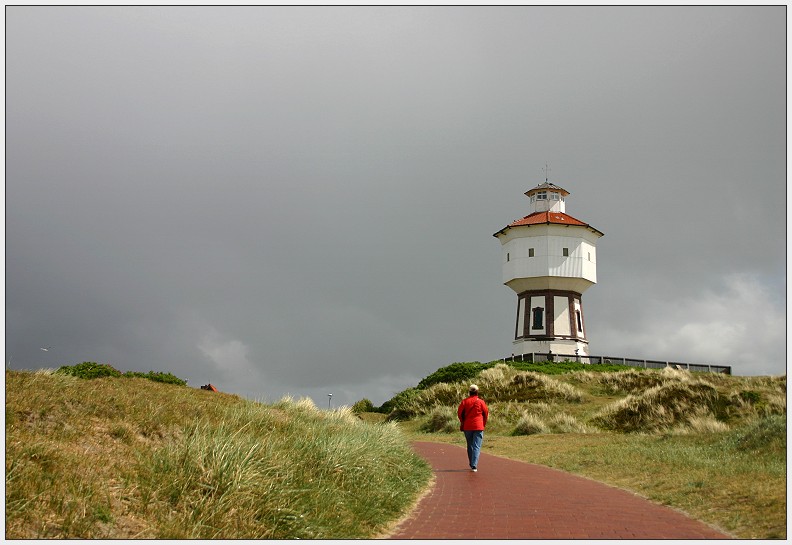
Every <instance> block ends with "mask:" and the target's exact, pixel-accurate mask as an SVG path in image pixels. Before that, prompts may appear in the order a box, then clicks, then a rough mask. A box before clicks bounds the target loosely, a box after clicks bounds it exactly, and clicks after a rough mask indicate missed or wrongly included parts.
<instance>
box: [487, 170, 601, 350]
mask: <svg viewBox="0 0 792 545" xmlns="http://www.w3.org/2000/svg"><path fill="white" fill-rule="evenodd" d="M525 194H526V195H527V196H528V198H529V199H530V201H531V213H530V214H529V215H527V216H525V217H524V218H522V219H519V220H515V221H513V222H512V223H510V224H509V225H507V226H506V227H504V228H503V229H501V230H500V231H498V232H497V233H495V234H494V236H495V237H496V238H497V239H498V240H500V243H501V248H502V251H503V283H504V284H506V285H507V286H509V287H510V288H511V289H513V290H514V291H515V293H517V320H516V324H515V329H514V343H513V349H512V353H514V354H517V355H520V354H529V353H531V352H540V353H547V352H550V351H552V352H553V354H558V355H568V356H574V355H575V354H579V355H581V356H587V355H589V349H588V342H589V341H588V337H587V335H586V321H585V319H584V317H583V304H582V297H583V292H584V291H586V290H587V289H588V288H589V287H590V286H591V285H592V284H596V282H597V239H598V238H600V237H601V236H602V235H603V233H601V232H600V231H598V230H597V229H595V228H593V227H592V226H591V225H589V224H587V223H585V222H583V221H580V220H579V219H577V218H573V217H572V216H570V215H569V214H567V213H566V197H567V196H569V191H567V190H565V189H563V188H561V187H558V186H557V185H555V184H552V183H549V182H547V181H545V183H543V184H540V185H538V186H536V187H534V188H533V189H530V190H528V191H526V193H525Z"/></svg>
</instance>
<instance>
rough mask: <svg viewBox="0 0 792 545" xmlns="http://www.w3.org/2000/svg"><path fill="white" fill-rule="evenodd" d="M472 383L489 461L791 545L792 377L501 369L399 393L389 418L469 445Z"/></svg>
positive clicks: (427, 435)
mask: <svg viewBox="0 0 792 545" xmlns="http://www.w3.org/2000/svg"><path fill="white" fill-rule="evenodd" d="M590 367H596V366H590ZM470 381H475V382H476V383H477V384H478V385H479V387H480V389H481V390H480V392H481V394H480V395H481V396H482V397H483V398H484V399H485V400H486V401H487V403H488V405H489V407H490V419H489V422H488V424H487V431H486V433H485V439H484V446H483V449H484V451H485V452H489V453H491V454H496V455H500V456H505V457H508V458H512V459H516V460H522V461H526V462H532V463H537V464H542V465H546V466H550V467H555V468H558V469H562V470H565V471H570V472H572V473H576V474H579V475H583V476H586V477H590V478H592V479H596V480H598V481H601V482H605V483H608V484H611V485H613V486H617V487H621V488H624V489H628V490H631V491H633V492H636V493H638V494H640V495H642V496H645V497H647V498H649V499H651V500H653V501H655V502H658V503H661V504H665V505H669V506H672V507H675V508H677V509H681V510H683V511H685V512H687V513H688V514H689V515H691V516H692V517H694V518H697V519H699V520H702V521H705V522H708V523H710V524H713V525H715V526H717V527H719V528H721V529H722V530H724V531H726V532H728V533H730V534H732V535H734V536H736V537H739V538H759V539H775V538H778V539H785V538H786V377H733V376H728V375H719V374H711V373H691V372H689V371H678V370H671V369H666V370H638V369H623V370H620V371H616V372H614V371H604V372H603V371H602V370H598V371H597V372H592V371H590V370H588V369H585V370H579V369H572V370H570V371H569V372H567V373H555V372H554V373H552V374H550V375H547V374H542V373H537V372H535V371H526V370H522V369H518V368H514V367H511V366H504V365H495V366H492V367H487V368H486V369H484V370H482V371H480V372H479V373H478V374H477V375H476V376H474V377H465V379H464V381H459V382H450V383H442V382H438V383H435V384H432V385H431V386H429V387H427V388H425V389H423V390H414V391H413V393H412V394H411V395H409V396H404V395H401V396H396V397H395V398H394V399H395V400H396V403H395V408H394V410H393V412H392V413H391V415H390V416H389V418H390V419H397V420H400V426H401V427H402V429H403V430H404V431H405V432H406V433H408V434H409V435H410V436H411V437H412V438H413V439H416V440H423V441H426V440H430V441H441V442H450V443H454V444H458V445H460V446H462V445H464V438H463V437H462V435H461V434H460V433H458V432H457V433H454V432H455V429H456V428H455V426H454V425H455V424H456V422H454V421H453V420H454V418H455V413H454V410H453V409H455V407H456V405H458V403H459V401H460V400H461V399H462V398H463V397H465V395H466V384H467V383H468V382H470Z"/></svg>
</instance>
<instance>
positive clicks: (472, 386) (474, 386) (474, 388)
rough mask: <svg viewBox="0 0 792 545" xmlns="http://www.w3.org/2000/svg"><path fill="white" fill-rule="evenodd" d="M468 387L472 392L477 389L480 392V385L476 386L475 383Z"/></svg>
mask: <svg viewBox="0 0 792 545" xmlns="http://www.w3.org/2000/svg"><path fill="white" fill-rule="evenodd" d="M468 389H469V390H470V391H471V392H472V391H474V390H475V391H476V392H478V386H476V385H475V384H471V385H470V388H468Z"/></svg>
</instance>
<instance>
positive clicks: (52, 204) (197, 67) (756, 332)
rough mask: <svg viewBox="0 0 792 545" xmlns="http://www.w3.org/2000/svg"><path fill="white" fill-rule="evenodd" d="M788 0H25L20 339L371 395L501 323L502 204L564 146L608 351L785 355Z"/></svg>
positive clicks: (522, 209)
mask: <svg viewBox="0 0 792 545" xmlns="http://www.w3.org/2000/svg"><path fill="white" fill-rule="evenodd" d="M785 21H786V7H785V6H776V7H639V6H633V7H134V6H130V7H46V6H45V7H26V6H17V7H14V6H11V7H6V192H5V193H6V194H5V199H6V200H5V213H6V217H5V226H6V236H5V243H6V290H5V295H6V313H5V319H6V361H8V360H11V367H12V368H14V369H19V368H24V369H35V368H41V367H44V368H55V367H58V366H60V365H65V364H69V365H72V364H75V363H79V362H82V361H97V362H107V363H111V364H112V365H114V366H116V367H117V368H119V369H121V370H124V371H128V370H140V371H148V370H155V371H169V372H172V373H174V374H175V375H177V376H179V377H182V378H186V379H188V381H189V384H190V385H191V386H195V387H197V386H200V385H201V384H205V383H207V382H211V383H213V384H215V385H216V386H217V387H218V388H219V389H221V390H223V391H226V392H232V393H237V394H240V395H243V396H246V397H250V398H254V399H262V400H265V401H275V400H277V399H279V398H280V397H281V396H282V395H285V394H290V395H292V396H294V397H301V396H311V397H313V398H314V399H315V400H316V402H317V404H318V405H319V406H326V404H327V397H326V395H327V393H333V394H334V397H333V403H334V405H336V404H338V405H340V404H352V403H354V402H355V401H357V400H358V399H361V398H363V397H367V398H369V399H371V400H372V401H373V402H374V403H375V404H381V403H382V402H383V401H385V400H387V399H388V398H390V397H391V396H392V395H393V394H394V393H396V392H398V391H400V390H402V389H404V388H406V387H409V386H414V385H415V384H416V383H417V382H418V381H419V380H420V379H421V378H423V377H424V376H426V375H427V374H429V373H431V372H433V371H434V370H436V369H437V368H438V367H441V366H444V365H447V364H450V363H452V362H455V361H472V360H480V361H490V360H493V359H496V358H499V357H502V356H504V355H507V354H510V353H511V341H512V335H513V321H514V316H515V313H516V296H515V295H514V293H512V292H511V290H510V289H509V288H507V287H505V286H503V285H502V279H501V258H500V244H499V242H498V240H497V239H495V238H494V237H493V236H492V234H493V233H495V232H496V231H498V230H500V229H501V228H502V227H504V226H505V225H506V224H508V223H509V222H511V221H512V220H514V219H516V218H519V217H522V216H525V215H527V214H528V213H529V202H528V199H527V198H526V197H525V196H524V195H523V193H524V192H525V191H527V190H528V189H529V188H531V187H533V186H535V185H537V184H538V183H540V182H543V181H544V174H543V172H542V168H543V167H544V165H545V163H548V164H549V165H550V168H551V171H550V181H551V182H553V183H556V184H558V185H560V186H561V187H563V188H565V189H567V190H568V191H570V192H571V195H570V196H569V197H568V198H567V212H568V213H569V214H571V215H572V216H574V217H577V218H580V219H582V220H584V221H586V222H588V223H590V224H591V225H593V226H594V227H596V228H597V229H599V230H600V231H602V232H604V233H605V236H604V237H603V238H601V239H600V240H599V243H598V256H597V257H598V284H597V285H595V286H593V287H592V288H590V289H589V290H588V291H587V292H586V293H585V294H584V296H583V305H584V308H585V312H586V323H587V327H588V333H589V337H590V341H591V345H590V346H591V352H592V354H607V355H623V356H628V357H646V358H652V359H676V360H678V361H687V362H692V363H707V362H709V363H717V364H724V365H731V366H733V370H734V373H735V374H740V375H762V374H782V373H784V372H785V370H786V363H785V357H786V308H785V301H786V183H785V182H786V179H785V175H786V170H785V169H786V26H785V25H786V22H785ZM47 346H51V347H52V348H51V350H50V351H49V352H44V351H42V350H40V348H41V347H47Z"/></svg>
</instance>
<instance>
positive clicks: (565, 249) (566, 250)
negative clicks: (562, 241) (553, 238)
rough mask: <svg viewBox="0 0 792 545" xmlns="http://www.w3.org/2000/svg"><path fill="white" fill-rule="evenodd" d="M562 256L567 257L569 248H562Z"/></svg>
mask: <svg viewBox="0 0 792 545" xmlns="http://www.w3.org/2000/svg"><path fill="white" fill-rule="evenodd" d="M564 257H569V248H564Z"/></svg>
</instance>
